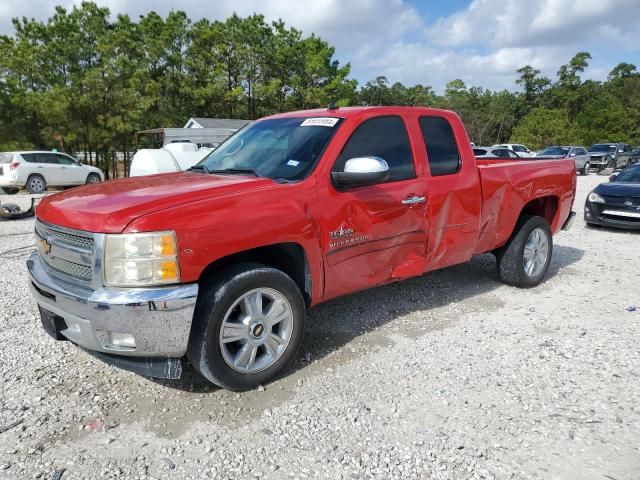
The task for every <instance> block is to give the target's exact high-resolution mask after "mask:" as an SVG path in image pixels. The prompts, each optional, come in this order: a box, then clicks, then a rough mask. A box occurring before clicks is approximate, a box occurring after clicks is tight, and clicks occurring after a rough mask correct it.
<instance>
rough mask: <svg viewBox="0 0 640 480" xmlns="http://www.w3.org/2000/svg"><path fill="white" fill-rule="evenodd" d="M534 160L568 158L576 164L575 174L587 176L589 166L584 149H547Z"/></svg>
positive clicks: (570, 147)
mask: <svg viewBox="0 0 640 480" xmlns="http://www.w3.org/2000/svg"><path fill="white" fill-rule="evenodd" d="M536 158H539V159H546V158H569V159H571V160H573V161H574V162H575V164H576V172H579V173H581V174H582V175H589V169H590V168H591V164H590V163H589V154H588V153H587V149H586V148H584V147H577V146H564V147H547V148H545V149H544V150H543V151H542V152H541V153H540V154H539V155H536Z"/></svg>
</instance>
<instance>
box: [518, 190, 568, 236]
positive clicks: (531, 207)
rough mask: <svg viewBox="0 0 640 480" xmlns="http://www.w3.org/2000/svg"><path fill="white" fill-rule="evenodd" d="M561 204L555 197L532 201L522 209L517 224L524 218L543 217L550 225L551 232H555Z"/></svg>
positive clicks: (539, 198)
mask: <svg viewBox="0 0 640 480" xmlns="http://www.w3.org/2000/svg"><path fill="white" fill-rule="evenodd" d="M559 204H560V200H559V198H558V197H557V196H555V195H549V196H545V197H538V198H535V199H533V200H530V201H529V202H528V203H526V204H525V205H524V206H523V207H522V210H521V211H520V215H518V220H517V222H519V221H520V219H522V218H523V217H524V216H528V215H529V216H538V217H542V218H544V219H545V220H546V221H547V223H548V224H549V227H550V228H551V231H552V232H555V231H556V224H557V222H558V212H559V208H558V206H559ZM517 222H516V223H517Z"/></svg>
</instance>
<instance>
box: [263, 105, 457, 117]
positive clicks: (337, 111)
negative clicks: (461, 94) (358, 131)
mask: <svg viewBox="0 0 640 480" xmlns="http://www.w3.org/2000/svg"><path fill="white" fill-rule="evenodd" d="M415 111H420V112H422V113H426V114H434V113H439V114H445V113H446V114H449V115H451V114H452V113H453V112H451V111H449V110H442V109H440V108H430V107H402V106H384V107H378V106H373V107H363V106H358V107H338V108H316V109H312V110H297V111H295V112H286V113H276V114H274V115H270V116H268V117H266V118H290V117H317V116H323V117H327V116H330V117H338V118H349V117H354V116H357V115H359V114H361V113H364V112H372V113H382V114H384V113H388V114H390V113H396V114H397V113H405V112H415Z"/></svg>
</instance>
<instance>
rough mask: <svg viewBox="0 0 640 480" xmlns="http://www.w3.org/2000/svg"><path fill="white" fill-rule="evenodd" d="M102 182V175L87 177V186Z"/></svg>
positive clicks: (95, 174) (94, 174) (92, 174)
mask: <svg viewBox="0 0 640 480" xmlns="http://www.w3.org/2000/svg"><path fill="white" fill-rule="evenodd" d="M101 181H102V179H101V178H100V175H98V174H97V173H90V174H89V175H88V176H87V182H86V184H87V185H89V184H92V183H100V182H101Z"/></svg>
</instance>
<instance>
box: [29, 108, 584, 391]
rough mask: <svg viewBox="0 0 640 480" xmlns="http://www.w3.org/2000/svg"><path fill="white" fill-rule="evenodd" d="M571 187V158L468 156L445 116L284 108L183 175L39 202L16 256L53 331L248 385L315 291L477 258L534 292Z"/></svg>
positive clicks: (299, 325) (137, 365)
mask: <svg viewBox="0 0 640 480" xmlns="http://www.w3.org/2000/svg"><path fill="white" fill-rule="evenodd" d="M575 187H576V176H575V165H574V164H573V161H572V160H557V159H556V160H517V161H513V160H502V159H489V160H485V159H483V160H476V159H475V157H474V155H473V151H472V149H471V146H470V143H469V138H468V136H467V133H466V131H465V129H464V127H463V125H462V123H461V121H460V119H459V118H458V116H457V115H456V114H455V113H452V112H449V111H444V110H436V109H430V108H407V107H372V108H364V107H362V108H360V107H358V108H339V109H323V110H313V111H302V112H291V113H286V114H281V115H275V116H271V117H268V118H264V119H261V120H259V121H256V122H254V123H252V124H250V125H249V126H247V127H246V128H244V129H243V130H241V131H240V132H238V133H237V134H235V135H234V136H233V137H231V138H230V139H228V140H227V141H226V142H225V143H223V144H222V145H221V146H220V147H218V148H217V149H216V150H215V151H213V152H212V153H211V154H210V155H209V156H208V157H206V158H205V159H204V160H203V161H202V162H200V163H199V164H198V165H196V166H195V167H192V168H191V169H190V171H187V172H183V173H175V174H173V173H171V174H161V175H155V176H150V177H138V178H132V179H126V180H119V181H114V182H108V183H105V184H99V185H89V186H84V187H80V188H77V189H74V190H70V191H66V192H62V193H58V194H54V195H51V196H48V197H46V198H45V199H44V200H43V201H42V202H41V203H40V205H39V206H38V208H37V211H36V217H37V219H36V227H35V230H36V235H37V240H38V247H39V248H38V251H36V252H34V253H33V254H32V255H31V256H30V257H29V259H28V262H27V264H28V269H29V272H30V277H31V287H32V293H33V295H34V297H35V298H36V300H37V302H38V305H39V308H40V313H41V317H42V323H43V326H44V328H45V330H46V331H47V332H48V333H49V334H50V335H52V336H53V337H54V338H56V339H60V340H63V339H66V340H70V341H72V342H73V343H75V344H77V345H78V346H80V347H82V348H84V349H85V350H87V351H89V352H90V353H92V354H93V355H96V356H98V357H99V358H101V359H103V360H105V361H108V362H110V363H111V364H114V365H117V366H120V367H122V368H125V369H128V370H132V371H135V372H138V373H141V374H145V375H149V376H157V377H164V378H178V377H179V376H180V375H181V371H182V367H181V365H182V363H181V361H182V359H183V358H184V357H185V356H187V357H188V359H189V360H190V361H191V363H192V364H193V366H194V367H195V368H196V369H197V370H198V371H199V372H200V373H202V375H204V377H206V378H207V379H208V380H210V381H211V382H213V383H215V384H217V385H220V386H222V387H225V388H228V389H234V390H242V389H248V388H252V387H254V386H256V385H259V384H262V383H265V382H268V381H269V380H271V379H272V378H274V377H275V376H276V375H278V374H279V373H280V372H282V370H283V369H285V367H286V366H287V365H288V364H289V363H290V362H291V361H292V360H293V358H294V356H295V354H296V351H297V349H298V347H299V345H300V342H301V338H302V334H303V328H304V323H305V317H306V311H307V308H309V307H312V306H314V305H317V304H318V303H320V302H323V301H325V300H328V299H331V298H334V297H338V296H340V295H345V294H348V293H351V292H355V291H357V290H363V289H366V288H370V287H373V286H376V285H383V284H385V283H389V282H393V281H397V280H402V279H404V278H408V277H412V276H416V275H421V274H423V273H425V272H428V271H431V270H435V269H439V268H443V267H447V266H449V265H455V264H458V263H461V262H466V261H468V260H469V259H470V258H471V257H472V256H473V255H478V254H482V253H485V252H492V253H493V254H495V256H496V259H497V262H496V263H497V270H498V276H499V277H500V279H501V280H502V281H504V282H505V283H507V284H510V285H514V286H517V287H532V286H535V285H537V284H538V283H539V282H541V281H542V279H543V278H544V276H545V274H546V272H547V269H548V266H549V262H550V260H551V253H552V234H553V233H557V232H558V231H559V230H560V229H561V228H568V227H569V226H570V224H571V221H572V220H573V217H574V215H575V214H574V212H572V205H573V200H574V194H575Z"/></svg>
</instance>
